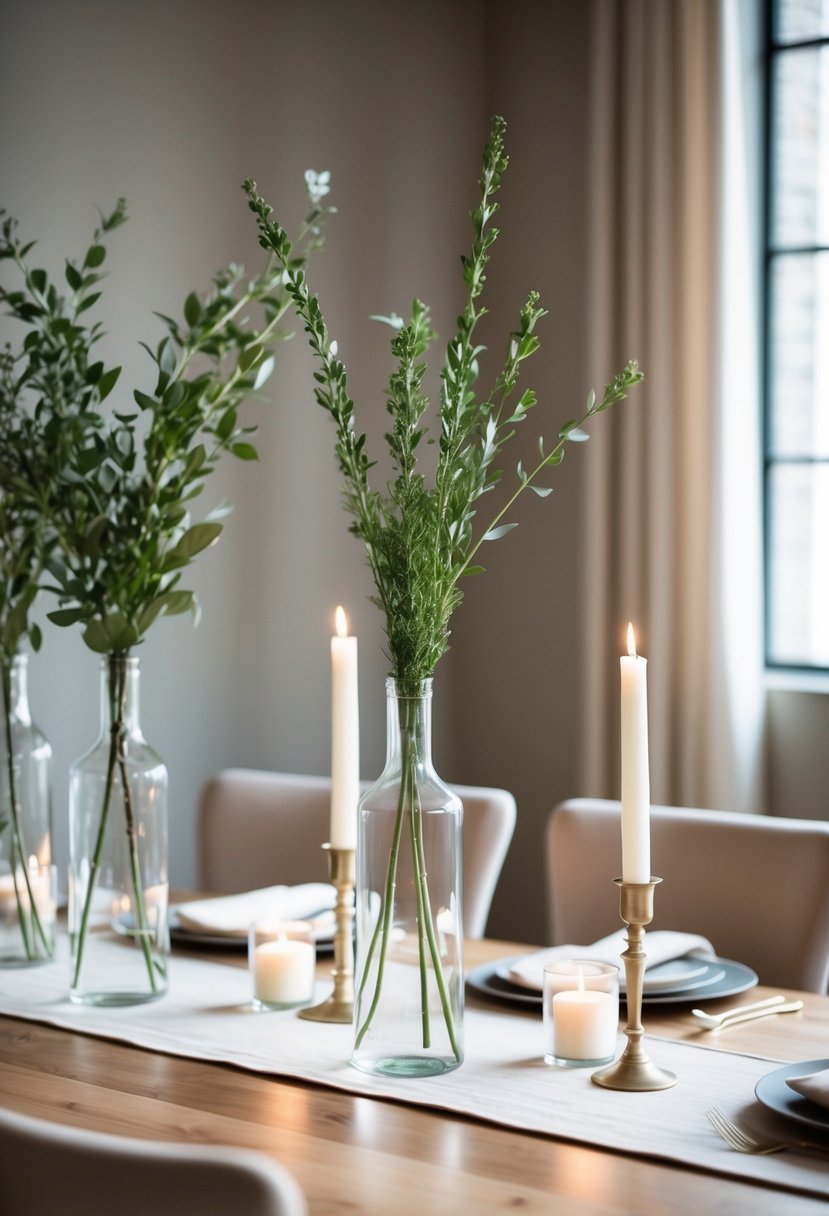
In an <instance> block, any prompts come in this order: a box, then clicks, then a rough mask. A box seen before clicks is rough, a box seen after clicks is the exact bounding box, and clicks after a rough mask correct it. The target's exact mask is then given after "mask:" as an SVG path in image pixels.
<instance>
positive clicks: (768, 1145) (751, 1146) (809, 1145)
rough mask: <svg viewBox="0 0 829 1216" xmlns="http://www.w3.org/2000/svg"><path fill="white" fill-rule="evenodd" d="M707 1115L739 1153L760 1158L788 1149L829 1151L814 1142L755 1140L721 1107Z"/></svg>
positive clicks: (724, 1138) (708, 1112)
mask: <svg viewBox="0 0 829 1216" xmlns="http://www.w3.org/2000/svg"><path fill="white" fill-rule="evenodd" d="M705 1114H706V1116H707V1118H708V1121H709V1123H710V1124H711V1125H712V1127H713V1128H714V1130H715V1131H717V1132H719V1134H720V1135H721V1136H722V1138H723V1140H725V1142H726V1144H729V1145H730V1146H731V1148H733V1149H734V1150H735V1152H738V1153H754V1154H756V1155H758V1156H765V1155H768V1154H769V1153H781V1152H783V1151H784V1150H785V1149H787V1148H805V1149H811V1150H812V1151H813V1152H817V1153H825V1152H826V1151H827V1150H829V1145H827V1146H826V1147H824V1146H823V1145H821V1144H816V1143H815V1141H814V1140H785V1141H777V1142H772V1141H769V1140H755V1139H754V1137H753V1136H749V1134H748V1132H744V1131H743V1129H742V1128H741V1127H738V1126H737V1124H736V1123H732V1121H731V1120H730V1119H729V1118H728V1117H727V1116H726V1115H724V1114H723V1113H722V1111H721V1110H720V1109H719V1107H717V1106H712V1107H711V1109H710V1110H707V1111H706V1112H705Z"/></svg>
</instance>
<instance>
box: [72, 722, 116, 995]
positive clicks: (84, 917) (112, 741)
mask: <svg viewBox="0 0 829 1216" xmlns="http://www.w3.org/2000/svg"><path fill="white" fill-rule="evenodd" d="M110 705H111V707H112V708H113V709H114V706H113V705H112V699H111V698H110ZM117 731H118V724H117V722H116V716H115V713H112V714H111V725H110V735H109V756H108V758H107V771H106V781H105V784H104V799H103V803H102V805H101V817H100V819H99V821H98V833H97V836H96V838H95V849H94V851H93V854H92V864H91V866H90V870H89V882H88V883H87V887H86V894H85V896H84V904H83V912H82V914H81V924H80V928H79V930H78V935H77V938H76V942H75V971H74V975H73V977H72V987H73V988H77V987H78V984H79V983H80V977H81V964H82V963H83V952H84V947H85V945H86V937H87V934H88V932H89V918H90V915H91V912H92V900H93V898H94V895H95V888H96V886H97V884H98V875H99V874H100V871H101V860H102V858H103V854H104V841H105V839H106V830H107V824H108V822H109V807H110V802H111V800H112V787H113V784H114V780H115V767H116V764H117V760H118V735H117Z"/></svg>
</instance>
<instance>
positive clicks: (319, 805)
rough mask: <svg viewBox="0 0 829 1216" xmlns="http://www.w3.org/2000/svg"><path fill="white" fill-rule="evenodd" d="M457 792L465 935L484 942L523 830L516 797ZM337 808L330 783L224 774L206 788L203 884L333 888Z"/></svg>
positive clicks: (468, 789) (460, 788) (480, 790)
mask: <svg viewBox="0 0 829 1216" xmlns="http://www.w3.org/2000/svg"><path fill="white" fill-rule="evenodd" d="M363 788H364V789H365V788H367V786H366V785H364V786H363ZM452 788H453V789H454V790H455V792H456V793H457V794H458V797H459V798H460V799H461V801H462V802H463V808H464V828H463V911H464V932H465V933H466V936H467V937H483V934H484V929H485V927H486V920H487V916H488V915H489V908H490V905H491V903H492V897H493V895H494V893H495V886H496V884H497V882H498V876H499V874H500V873H501V867H502V866H503V864H504V858H505V857H506V855H507V849H508V848H509V844H510V840H511V839H512V834H513V831H514V829H515V818H516V808H515V799H514V798H513V796H512V794H510V793H508V792H507V791H506V790H499V789H488V788H485V787H482V786H471V785H456V786H453V787H452ZM330 805H331V780H330V778H328V777H309V776H302V775H299V774H295V773H269V772H261V771H259V770H255V769H240V768H234V769H226V770H225V771H224V772H221V773H218V774H217V775H216V776H215V777H212V778H211V779H210V781H208V782H207V784H206V785H205V786H204V789H203V790H202V794H201V800H200V805H199V826H198V832H199V856H200V872H199V881H200V885H201V886H202V887H203V888H204V889H205V890H207V891H246V890H251V889H252V888H255V887H266V886H271V885H273V884H276V883H297V882H325V881H326V880H327V878H328V869H327V864H326V860H325V854H324V852H323V851H322V847H321V846H322V844H323V843H324V842H325V841H326V840H327V839H328V827H329V818H330Z"/></svg>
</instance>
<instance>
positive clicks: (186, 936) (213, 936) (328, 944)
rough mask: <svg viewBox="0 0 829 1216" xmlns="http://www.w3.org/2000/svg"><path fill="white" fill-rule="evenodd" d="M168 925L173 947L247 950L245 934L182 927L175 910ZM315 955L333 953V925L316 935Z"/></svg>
mask: <svg viewBox="0 0 829 1216" xmlns="http://www.w3.org/2000/svg"><path fill="white" fill-rule="evenodd" d="M167 919H168V921H169V925H170V941H171V942H172V943H173V945H175V946H185V947H190V948H191V949H193V950H241V951H246V950H247V948H248V937H247V933H245V934H244V935H241V934H230V933H207V932H205V931H204V930H196V929H190V928H188V927H187V926H186V925H183V924H182V923H181V922H180V920H179V918H178V911H177V909H176V908H174V907H173V908H170V912H169V915H168V918H167ZM315 936H316V944H317V954H333V953H334V924H333V922H332V923H331V924H330V925H326V926H325V927H324V928H321V929H319V930H318V931H317V933H316V935H315Z"/></svg>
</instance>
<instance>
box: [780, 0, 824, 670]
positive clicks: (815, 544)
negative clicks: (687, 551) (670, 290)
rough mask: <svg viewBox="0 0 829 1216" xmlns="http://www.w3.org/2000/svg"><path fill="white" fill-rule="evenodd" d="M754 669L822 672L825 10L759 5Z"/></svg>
mask: <svg viewBox="0 0 829 1216" xmlns="http://www.w3.org/2000/svg"><path fill="white" fill-rule="evenodd" d="M768 63H769V81H768V158H767V175H768V177H767V180H768V196H767V197H768V205H767V209H766V211H767V217H766V343H765V349H766V377H765V380H766V411H765V414H766V422H765V522H766V589H767V594H766V660H767V663H768V665H769V666H771V667H775V666H778V667H779V666H785V667H802V668H829V0H771V3H770V20H769V61H768Z"/></svg>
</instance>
